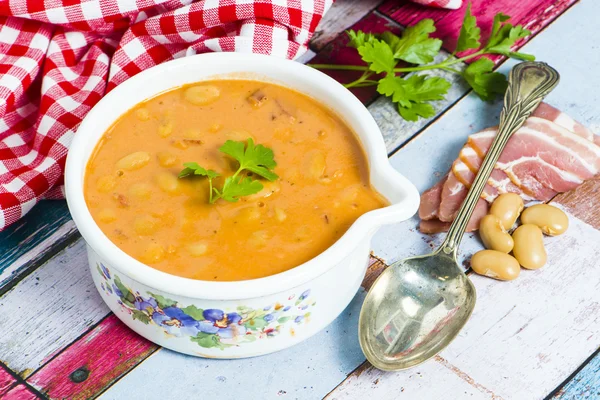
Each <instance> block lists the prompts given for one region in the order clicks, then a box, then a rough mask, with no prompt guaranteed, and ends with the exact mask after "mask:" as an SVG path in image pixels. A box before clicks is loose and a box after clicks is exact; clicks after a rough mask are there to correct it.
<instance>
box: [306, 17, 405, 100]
mask: <svg viewBox="0 0 600 400" xmlns="http://www.w3.org/2000/svg"><path fill="white" fill-rule="evenodd" d="M350 29H354V30H362V31H364V32H370V33H381V32H384V31H387V30H391V31H393V32H394V33H400V29H399V27H398V26H397V25H395V24H393V23H391V22H390V21H389V20H387V19H386V18H382V17H381V16H379V15H377V14H374V13H371V14H369V15H367V16H366V17H364V18H363V19H361V20H360V21H358V22H357V23H356V24H354V25H353V26H351V27H350ZM347 44H348V36H347V35H346V33H345V32H344V33H342V34H340V35H339V36H338V37H337V38H336V39H335V40H333V41H332V42H331V43H330V44H329V45H327V46H326V47H325V48H324V49H323V50H322V51H320V52H319V53H318V54H317V55H316V56H315V57H314V58H313V59H312V60H310V64H348V65H365V64H364V62H363V61H362V60H361V58H360V55H359V54H358V52H357V51H356V49H354V48H350V47H348V46H347ZM323 72H324V73H326V74H327V75H329V76H331V77H332V78H334V79H335V80H337V81H338V82H341V83H348V82H352V81H353V80H355V79H357V78H359V77H360V76H361V72H357V71H330V70H323ZM351 91H352V93H354V94H355V95H356V97H358V98H359V99H360V101H362V102H363V103H368V102H370V101H371V100H373V99H374V98H375V97H376V95H377V92H376V90H375V87H365V88H354V89H351Z"/></svg>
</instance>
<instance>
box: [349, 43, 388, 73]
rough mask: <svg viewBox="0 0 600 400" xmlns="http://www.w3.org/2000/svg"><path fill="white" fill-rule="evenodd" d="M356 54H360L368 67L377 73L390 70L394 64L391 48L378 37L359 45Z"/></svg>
mask: <svg viewBox="0 0 600 400" xmlns="http://www.w3.org/2000/svg"><path fill="white" fill-rule="evenodd" d="M358 54H360V56H361V57H362V59H363V61H365V62H366V63H367V64H369V69H371V71H375V72H376V73H378V74H380V73H382V72H392V71H393V70H394V67H395V66H396V60H394V54H393V53H392V49H391V48H390V46H389V45H388V44H387V43H386V42H384V41H381V40H378V39H375V40H373V41H372V42H371V43H365V44H363V45H362V46H360V47H359V48H358Z"/></svg>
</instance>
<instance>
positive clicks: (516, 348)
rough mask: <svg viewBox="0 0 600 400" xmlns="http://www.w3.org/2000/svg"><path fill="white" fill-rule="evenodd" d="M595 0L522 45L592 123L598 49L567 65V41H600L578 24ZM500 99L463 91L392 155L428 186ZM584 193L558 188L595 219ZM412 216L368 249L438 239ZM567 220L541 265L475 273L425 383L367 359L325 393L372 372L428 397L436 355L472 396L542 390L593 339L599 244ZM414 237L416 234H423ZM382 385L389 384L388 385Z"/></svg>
mask: <svg viewBox="0 0 600 400" xmlns="http://www.w3.org/2000/svg"><path fill="white" fill-rule="evenodd" d="M594 7H595V8H594ZM598 9H599V7H598V5H597V4H596V5H594V4H592V3H591V2H587V3H585V6H584V5H581V6H575V7H574V8H573V9H572V10H571V11H570V12H569V13H567V14H566V15H565V16H563V17H562V18H561V19H560V20H558V21H557V22H556V23H555V24H553V25H552V26H550V27H549V28H548V29H547V30H546V31H545V32H544V35H542V36H541V37H539V38H536V39H535V40H533V41H532V42H531V43H530V44H529V45H528V46H527V50H528V51H530V52H533V53H534V54H536V55H538V56H539V58H540V59H543V60H546V61H548V62H550V63H551V64H552V65H553V66H555V67H556V68H558V70H559V71H560V72H561V74H562V76H563V79H562V82H561V84H560V85H559V87H558V88H557V89H556V90H555V92H553V93H552V94H551V95H550V96H549V99H548V100H549V102H550V103H552V104H554V105H557V106H558V107H559V108H561V109H563V110H566V111H567V112H569V113H570V114H571V115H572V116H573V117H575V118H576V119H580V120H581V121H583V122H585V123H586V124H587V125H589V126H591V127H594V126H598V116H597V114H598V108H597V107H598V106H597V105H598V104H599V102H598V94H597V93H596V92H595V91H590V90H586V88H589V87H594V86H595V85H598V84H600V78H599V77H598V76H597V75H596V73H595V68H594V67H593V66H594V65H595V63H596V62H598V61H600V57H599V55H594V58H596V59H594V60H589V62H590V63H589V64H587V65H586V66H582V65H580V64H578V65H571V64H570V63H569V61H568V60H569V57H572V56H574V55H575V54H576V53H577V52H580V51H582V50H581V49H579V50H578V49H577V48H574V46H570V45H567V44H572V43H576V42H578V41H582V40H583V42H584V43H579V45H580V46H581V48H586V47H587V46H590V45H591V44H592V43H597V42H598V40H599V39H600V38H599V37H598V35H597V34H596V33H597V32H595V30H594V27H593V24H591V25H589V26H581V21H583V20H584V19H585V17H584V16H585V15H589V13H594V12H598ZM590 23H591V21H590ZM578 24H579V25H578ZM590 32H594V34H593V35H590ZM563 35H566V37H564V36H563ZM590 36H591V37H590ZM557 43H563V44H564V45H563V46H561V47H560V52H557V50H556V48H557ZM592 47H593V46H592ZM509 67H510V65H506V66H503V68H502V70H503V71H504V72H506V71H507V70H508V68H509ZM574 94H576V96H573V95H574ZM500 106H501V104H500V102H496V103H493V104H484V103H481V102H480V101H479V100H478V99H476V98H475V97H474V96H473V95H469V96H468V97H467V98H465V99H464V100H463V101H461V102H460V103H459V104H458V105H457V106H455V107H454V108H453V109H451V110H450V111H448V112H447V115H445V116H444V117H443V118H441V119H440V120H439V121H438V122H437V123H436V124H435V125H433V126H431V127H429V128H428V129H427V130H426V131H425V132H424V133H422V134H421V135H420V136H419V137H417V138H416V139H414V140H413V141H412V142H411V143H409V144H408V145H407V146H406V147H404V148H402V149H401V150H400V151H399V152H398V153H396V154H395V155H394V156H393V157H392V163H393V165H394V166H395V167H396V168H397V169H398V170H400V171H401V172H402V173H403V174H405V175H406V176H407V177H408V178H409V179H411V180H412V181H413V183H415V184H416V185H417V187H418V188H419V189H420V190H424V189H426V188H427V187H429V186H430V185H431V184H433V183H434V182H435V181H436V180H438V179H439V175H440V174H441V173H444V172H445V171H446V169H447V168H448V167H449V165H450V163H451V161H452V160H453V159H454V158H455V157H456V154H457V151H458V149H459V148H460V146H462V143H463V142H464V140H465V138H466V136H467V135H468V134H469V133H472V132H475V131H477V130H478V129H481V128H483V127H485V126H491V125H494V124H496V123H497V117H496V116H497V115H498V111H499V108H500ZM594 110H595V111H594ZM423 160H426V162H423ZM595 185H596V183H588V185H585V186H583V187H582V188H580V189H579V190H580V191H585V192H587V193H588V194H587V195H591V194H592V193H596V192H595V189H594V188H595V187H596V186H595ZM596 196H597V195H596ZM581 199H582V197H581V196H580V195H579V194H578V193H570V194H566V195H563V196H561V197H560V200H561V201H564V202H565V203H566V205H567V206H569V207H570V209H574V210H575V211H574V212H575V213H576V214H577V215H578V216H580V217H582V218H583V219H584V220H586V221H587V222H591V223H597V219H596V218H597V217H596V216H595V215H596V214H593V213H589V212H585V211H584V209H583V208H582V209H577V208H573V205H574V203H575V202H578V201H581ZM599 200H600V198H599V199H597V200H596V202H597V201H599ZM417 222H418V221H417V220H416V219H413V220H412V221H408V222H406V223H405V224H399V225H397V226H393V227H390V228H389V229H383V230H382V231H381V232H380V233H379V234H378V235H377V236H376V238H375V246H374V248H375V253H376V254H378V255H380V256H381V255H383V256H384V258H385V257H388V259H389V260H393V259H398V258H403V257H406V256H409V255H412V254H418V253H422V252H424V251H427V250H428V249H429V248H430V246H431V245H432V243H431V242H439V238H433V239H432V238H428V237H424V236H422V235H419V234H418V233H417V232H416V231H415V228H416V223H417ZM572 222H573V226H572V227H571V231H570V232H569V233H568V234H567V236H563V237H557V238H552V239H547V247H548V251H549V254H550V257H549V260H550V264H549V265H548V266H547V267H544V268H543V269H541V270H539V271H536V272H534V273H531V272H529V271H525V272H524V273H523V276H522V277H520V278H519V279H518V280H517V281H515V282H511V283H501V282H496V281H493V280H490V279H487V278H483V277H479V276H475V277H473V281H474V283H475V284H476V287H477V292H478V295H479V300H478V305H477V308H476V311H475V313H474V315H473V317H472V318H471V321H470V322H469V324H467V327H466V329H465V331H464V332H463V333H462V334H461V335H460V336H459V338H458V339H457V341H456V342H455V343H453V345H452V346H451V347H449V349H448V350H447V351H445V352H443V353H442V354H441V355H440V356H441V358H437V359H436V360H434V361H432V362H429V363H427V364H424V365H423V366H422V367H418V368H416V369H415V371H419V372H420V373H421V376H423V377H424V379H423V380H422V381H423V382H425V383H424V384H418V383H417V384H415V383H414V379H413V380H411V379H410V375H409V374H407V373H397V374H383V373H379V372H377V371H373V370H371V369H369V368H368V367H364V368H361V369H359V370H358V371H357V373H355V374H352V375H351V376H350V377H349V378H348V380H347V381H345V382H344V383H342V385H340V387H338V388H337V389H336V390H335V391H334V392H332V394H331V395H330V397H331V398H344V396H346V397H347V398H354V397H361V395H362V394H365V395H366V394H367V393H372V392H369V391H370V390H372V388H373V387H374V385H373V381H374V380H376V379H379V380H378V381H377V383H378V385H379V386H378V387H381V386H383V387H385V388H388V390H392V389H391V388H393V387H405V389H406V390H407V391H405V392H404V393H405V394H407V397H408V398H431V396H430V395H431V394H432V393H434V391H435V387H437V385H435V386H434V385H430V384H429V382H431V381H435V382H439V381H440V379H442V380H444V379H446V378H445V376H440V374H439V373H438V372H437V367H436V366H435V364H436V363H437V364H440V363H441V364H443V366H444V367H445V368H446V369H448V371H449V372H450V373H452V374H456V375H458V376H460V377H461V379H463V380H464V381H465V382H466V383H468V384H469V385H470V386H473V385H475V386H476V387H477V388H478V390H477V391H478V392H479V394H478V396H475V398H490V397H492V394H494V395H496V396H503V397H504V396H505V398H541V397H544V396H545V395H546V394H548V393H550V392H551V391H552V389H553V385H556V384H557V383H558V382H562V381H563V380H564V379H566V378H567V377H568V376H569V375H570V373H572V372H573V371H574V370H575V369H576V368H577V367H578V366H579V365H580V364H581V363H582V362H583V361H584V360H585V359H586V358H587V357H588V356H589V354H591V353H592V352H593V351H594V350H595V349H597V348H598V345H599V343H600V338H599V336H600V326H599V325H598V323H599V321H600V315H599V310H598V304H600V297H599V296H600V294H599V291H598V287H600V270H599V268H597V266H598V261H597V260H598V256H599V255H600V254H599V253H600V252H599V250H600V249H598V247H597V245H595V244H594V243H597V242H598V240H600V239H599V238H598V232H597V231H596V230H594V229H593V228H592V227H590V226H588V225H585V224H584V223H583V222H581V221H577V220H576V219H574V218H573V219H572ZM399 232H401V233H402V235H401V236H400V235H399ZM590 236H591V237H592V239H591V240H590V239H589V237H590ZM416 237H420V243H419V240H417V239H416ZM474 243H475V245H474ZM478 246H479V245H477V242H476V241H475V240H473V239H471V238H466V239H464V240H463V246H462V247H463V253H466V254H469V253H470V252H472V251H473V250H474V247H478ZM533 293H535V295H533ZM594 361H595V360H594ZM523 371H527V373H526V374H523ZM373 377H375V378H373ZM371 378H373V379H371ZM425 386H429V387H425ZM409 389H410V392H409V391H408V390H409ZM447 390H448V393H452V394H453V397H454V398H463V397H467V395H466V394H465V395H463V393H464V390H463V387H462V386H460V387H447ZM380 392H381V393H382V394H384V393H386V392H385V390H381V391H380ZM346 393H347V394H348V395H346ZM455 394H456V395H455ZM568 395H570V394H568ZM353 396H354V397H353ZM433 397H434V398H435V396H433ZM383 398H395V397H393V396H387V397H386V396H383ZM469 398H471V397H469ZM573 398H576V396H575V397H573Z"/></svg>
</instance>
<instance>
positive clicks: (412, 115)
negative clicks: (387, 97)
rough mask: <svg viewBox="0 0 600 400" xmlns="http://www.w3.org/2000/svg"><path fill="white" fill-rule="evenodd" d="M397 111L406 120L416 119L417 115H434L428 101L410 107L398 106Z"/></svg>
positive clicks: (427, 116) (425, 116)
mask: <svg viewBox="0 0 600 400" xmlns="http://www.w3.org/2000/svg"><path fill="white" fill-rule="evenodd" d="M398 112H399V113H400V115H401V116H402V118H404V119H405V120H407V121H413V122H414V121H417V120H418V119H419V117H423V118H430V117H433V116H434V115H435V109H434V108H433V106H432V105H431V104H429V103H418V104H414V105H413V106H412V107H411V108H407V107H398Z"/></svg>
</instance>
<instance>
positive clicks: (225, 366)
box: [102, 289, 365, 400]
mask: <svg viewBox="0 0 600 400" xmlns="http://www.w3.org/2000/svg"><path fill="white" fill-rule="evenodd" d="M364 294H365V291H364V290H362V289H361V290H360V291H359V292H358V294H357V296H356V297H355V298H354V300H353V301H352V302H351V303H350V305H349V306H348V308H346V310H344V312H343V313H342V314H341V315H340V316H339V317H338V318H337V319H336V320H335V321H334V322H333V323H332V324H331V325H329V326H328V327H327V328H325V329H324V330H323V331H321V332H319V333H318V334H316V335H315V336H313V337H312V338H310V339H308V340H306V341H304V342H302V343H299V344H298V345H296V346H293V347H291V348H289V349H286V350H283V351H280V352H277V353H273V354H269V355H267V356H262V357H255V358H247V359H240V360H211V359H200V358H195V357H190V356H185V355H182V354H177V353H174V352H172V351H169V350H165V349H161V350H159V351H157V352H156V353H155V354H154V355H153V356H152V357H150V358H148V359H147V360H146V361H144V362H143V363H141V364H140V365H139V366H138V367H137V368H135V369H134V370H133V371H131V372H130V373H128V374H127V375H126V376H125V377H123V378H122V379H120V380H119V381H118V382H117V383H116V384H115V385H113V386H111V387H110V388H109V389H108V390H107V391H106V392H105V393H103V394H102V399H103V400H105V399H123V398H128V397H129V396H130V395H131V393H135V395H136V397H137V398H140V399H150V398H154V399H158V398H165V399H178V398H179V399H188V398H197V397H198V396H199V393H202V395H203V396H205V397H207V398H213V397H215V398H217V397H221V396H222V397H223V398H226V399H239V398H245V399H287V398H289V399H319V398H322V397H323V396H324V395H325V394H326V393H327V392H329V391H330V390H331V388H333V387H335V385H337V384H338V383H339V382H340V381H341V380H342V379H344V378H345V377H346V376H347V374H348V373H350V372H351V371H352V370H353V369H354V368H356V366H357V365H359V364H360V363H361V362H362V360H363V356H362V353H361V351H360V346H359V344H358V337H357V334H356V326H357V323H358V313H359V310H360V306H361V304H362V301H363V299H364ZM157 377H159V378H160V379H157ZM141 382H143V384H141Z"/></svg>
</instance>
